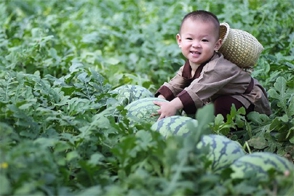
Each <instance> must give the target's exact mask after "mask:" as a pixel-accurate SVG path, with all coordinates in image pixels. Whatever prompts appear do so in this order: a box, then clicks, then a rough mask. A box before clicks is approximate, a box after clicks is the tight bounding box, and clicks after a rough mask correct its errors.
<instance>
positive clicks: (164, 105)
mask: <svg viewBox="0 0 294 196" xmlns="http://www.w3.org/2000/svg"><path fill="white" fill-rule="evenodd" d="M153 103H154V104H155V105H158V106H159V107H160V109H159V110H157V112H158V115H159V118H158V120H160V119H163V118H165V117H169V116H173V115H175V114H176V113H177V109H176V108H175V107H174V106H172V105H171V104H170V103H171V102H162V101H154V102H153Z"/></svg>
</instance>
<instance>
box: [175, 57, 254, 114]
mask: <svg viewBox="0 0 294 196" xmlns="http://www.w3.org/2000/svg"><path fill="white" fill-rule="evenodd" d="M225 62H227V61H221V60H220V59H215V60H213V61H211V62H209V63H208V64H206V65H205V66H204V68H203V70H202V72H201V75H200V77H199V78H197V79H195V80H194V81H193V82H192V83H191V84H190V85H189V86H187V87H186V88H184V89H183V91H182V92H181V93H179V94H178V95H177V96H178V97H179V99H180V100H181V101H182V103H183V106H184V108H183V109H184V111H185V112H186V113H188V114H191V113H195V112H196V110H197V108H200V107H202V106H203V105H205V103H206V102H208V101H210V100H211V99H213V97H216V95H217V94H218V93H219V91H220V90H222V88H223V87H224V86H226V85H227V84H228V83H230V82H231V81H232V80H234V79H235V78H236V77H238V76H239V73H240V72H241V69H240V68H239V67H237V66H236V65H234V64H232V63H230V62H229V63H225ZM249 79H250V78H249ZM244 88H245V87H244ZM240 92H243V91H242V89H240ZM236 93H238V92H236ZM218 95H219V94H218ZM218 95H217V96H218Z"/></svg>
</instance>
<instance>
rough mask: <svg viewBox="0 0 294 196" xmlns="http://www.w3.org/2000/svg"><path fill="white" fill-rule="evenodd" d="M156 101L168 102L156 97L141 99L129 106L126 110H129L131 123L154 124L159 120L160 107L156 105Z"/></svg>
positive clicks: (128, 114)
mask: <svg viewBox="0 0 294 196" xmlns="http://www.w3.org/2000/svg"><path fill="white" fill-rule="evenodd" d="M154 101H162V102H168V101H167V100H165V99H160V98H156V97H149V98H141V99H139V100H136V101H133V102H132V103H130V104H128V105H127V106H126V107H125V109H126V110H128V112H127V116H128V118H129V119H130V121H133V122H146V123H154V122H156V121H157V119H158V117H159V116H158V115H153V114H157V110H159V109H160V107H159V106H158V105H155V104H154V103H153V102H154Z"/></svg>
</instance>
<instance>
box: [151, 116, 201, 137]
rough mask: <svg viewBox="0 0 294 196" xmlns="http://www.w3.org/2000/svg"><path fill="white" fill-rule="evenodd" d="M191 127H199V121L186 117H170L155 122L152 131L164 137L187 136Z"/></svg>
mask: <svg viewBox="0 0 294 196" xmlns="http://www.w3.org/2000/svg"><path fill="white" fill-rule="evenodd" d="M190 126H192V127H197V126H198V121H197V120H195V119H193V118H190V117H186V116H170V117H166V118H163V119H161V120H159V121H157V122H155V123H154V124H153V125H152V127H151V129H152V130H154V131H159V133H161V135H163V136H164V137H168V136H171V135H180V136H181V135H186V134H187V133H188V132H189V131H190V128H191V127H190Z"/></svg>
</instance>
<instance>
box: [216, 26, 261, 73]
mask: <svg viewBox="0 0 294 196" xmlns="http://www.w3.org/2000/svg"><path fill="white" fill-rule="evenodd" d="M220 39H222V46H221V47H220V49H219V52H221V53H222V54H223V55H224V57H225V58H226V59H227V60H229V61H231V62H232V63H235V64H236V65H237V66H239V67H242V68H252V67H253V66H254V65H255V64H256V62H257V60H258V58H259V55H260V53H261V52H262V50H263V46H262V45H261V44H260V43H259V41H258V40H257V39H256V38H255V37H254V36H253V35H251V34H250V33H248V32H246V31H243V30H239V29H231V28H230V26H229V24H228V23H221V24H220Z"/></svg>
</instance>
